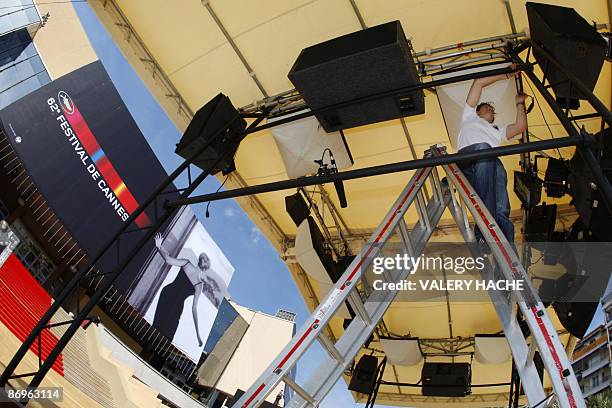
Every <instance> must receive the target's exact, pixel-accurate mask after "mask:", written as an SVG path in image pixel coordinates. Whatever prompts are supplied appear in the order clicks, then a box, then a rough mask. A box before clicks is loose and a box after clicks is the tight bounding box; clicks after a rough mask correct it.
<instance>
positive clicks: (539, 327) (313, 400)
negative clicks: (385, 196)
mask: <svg viewBox="0 0 612 408" xmlns="http://www.w3.org/2000/svg"><path fill="white" fill-rule="evenodd" d="M444 154H446V150H445V148H444V147H443V146H441V145H436V146H432V147H431V149H429V150H428V151H427V152H426V153H425V155H426V157H431V156H432V155H433V156H436V155H444ZM442 167H443V168H444V170H445V172H446V174H447V180H448V182H449V184H448V185H444V184H443V183H441V181H440V178H439V175H438V171H437V168H436V167H433V168H431V167H430V168H422V169H419V170H417V171H416V173H415V174H414V175H413V176H412V178H411V179H410V181H409V182H408V184H407V185H406V187H405V188H404V189H403V191H402V192H401V194H400V195H399V197H398V198H397V200H396V201H395V203H394V204H393V205H392V207H391V209H390V210H389V212H388V213H387V215H386V216H385V218H384V219H383V221H382V222H381V224H380V225H379V226H378V228H377V229H376V231H375V232H374V233H373V234H372V236H371V237H370V239H369V240H368V242H367V243H366V244H365V245H364V246H363V248H362V250H361V252H360V254H359V255H357V256H356V257H355V259H354V260H353V262H351V264H350V265H349V266H348V268H347V269H346V271H345V272H344V274H343V275H342V276H341V277H340V279H339V280H338V282H337V283H336V284H335V285H334V287H333V288H332V289H331V290H330V291H329V293H328V294H327V296H326V297H325V298H324V299H323V300H322V302H321V304H320V305H319V306H318V307H317V308H316V309H315V310H314V312H313V314H312V315H311V316H310V317H309V318H308V319H307V320H306V322H305V323H304V325H303V326H302V327H301V328H300V330H299V331H298V332H297V333H296V335H295V336H294V337H293V339H292V340H291V341H290V342H289V344H287V346H285V348H284V349H283V350H282V352H281V353H280V354H279V355H278V356H277V357H276V359H275V360H274V361H273V362H272V363H271V364H270V365H269V366H268V368H266V370H265V371H264V372H263V373H262V374H261V376H260V377H259V378H258V379H257V381H256V382H255V383H254V384H253V385H252V386H251V387H250V388H249V389H248V390H247V391H246V392H245V393H244V394H243V395H242V396H241V397H240V398H239V399H238V401H236V402H235V403H234V405H233V406H232V408H255V407H257V406H259V405H260V404H261V403H262V402H263V401H264V400H265V398H266V397H267V396H268V395H269V394H270V393H271V392H272V391H273V390H274V389H275V388H276V387H277V386H278V385H279V383H280V382H284V383H285V384H286V386H288V387H290V388H291V389H293V391H294V392H295V396H294V397H293V398H292V399H291V401H289V403H288V404H287V405H286V407H291V408H315V407H318V405H319V403H320V402H321V401H322V400H323V398H324V397H325V396H326V395H327V394H328V393H329V391H330V390H331V389H332V387H333V386H334V385H335V383H336V382H337V381H338V380H339V379H340V377H341V376H342V373H343V372H344V370H345V369H346V367H347V366H349V365H350V364H351V362H352V361H353V359H354V358H355V356H356V355H357V353H358V352H359V350H360V349H361V347H362V346H363V345H364V344H365V342H366V341H367V340H368V337H369V336H370V334H371V333H372V331H373V330H374V329H375V327H376V325H377V324H378V322H379V321H380V320H381V319H382V317H383V316H384V314H385V312H386V311H387V309H388V308H389V306H390V305H391V303H392V302H393V300H394V298H395V297H396V295H397V293H398V292H397V291H391V290H387V291H384V292H383V293H382V295H381V293H380V292H379V293H376V292H373V293H370V294H369V295H362V293H361V292H359V290H358V289H357V286H358V283H359V282H361V281H362V279H364V275H365V272H366V271H367V270H368V268H369V267H370V266H371V263H372V261H373V259H374V257H376V256H378V255H379V254H380V253H381V251H382V250H383V248H384V245H385V244H386V243H387V242H389V241H390V240H391V239H399V240H400V241H401V247H402V248H403V249H404V250H405V253H406V254H408V255H409V256H411V257H418V256H419V255H421V254H422V253H423V251H424V250H425V247H426V245H427V242H428V241H429V239H430V238H431V235H432V233H433V231H434V229H435V227H436V226H437V225H438V222H439V221H440V218H441V216H442V214H443V212H444V211H445V209H446V208H447V207H448V208H449V210H450V211H451V214H452V215H453V217H454V218H455V220H456V221H457V224H458V225H459V227H460V230H461V232H462V234H463V236H464V238H465V239H466V241H468V242H473V240H474V233H473V231H472V230H471V229H470V225H469V221H468V218H467V213H466V211H465V210H466V209H467V210H468V211H469V212H470V213H471V214H472V216H473V218H474V220H475V221H476V223H477V224H478V226H479V227H480V230H481V231H482V233H483V235H484V236H485V239H486V240H487V241H488V242H489V245H490V247H491V252H492V256H493V258H494V259H495V262H494V263H495V264H496V265H497V266H493V265H489V266H488V267H487V268H485V269H484V271H485V272H483V273H485V274H488V276H492V274H493V271H498V273H503V275H504V276H505V277H506V278H507V279H523V280H525V282H528V283H529V284H528V290H527V291H522V292H516V293H513V294H512V295H511V296H504V294H503V293H498V294H495V293H494V292H491V293H490V294H491V295H492V301H493V304H494V306H495V309H496V311H497V313H498V315H499V317H500V320H501V321H502V325H503V328H504V333H505V335H506V336H507V338H508V340H509V343H510V348H511V351H512V355H513V358H514V361H515V363H516V366H517V371H518V373H519V375H520V377H521V381H522V384H523V388H524V391H525V394H526V396H527V399H528V401H529V404H530V406H531V407H535V406H539V407H544V406H547V405H546V404H547V403H549V402H550V400H551V397H552V395H548V396H547V395H546V394H545V392H544V389H543V387H542V385H541V383H540V378H539V376H538V373H537V370H536V369H535V364H534V362H533V356H534V353H535V350H536V348H537V350H539V352H540V355H541V357H542V360H543V361H544V366H545V369H546V371H547V372H548V373H549V377H550V379H551V382H552V385H553V389H554V395H555V396H556V398H557V400H558V403H559V406H560V407H562V408H585V403H584V399H583V397H582V393H581V391H580V387H579V386H578V382H577V380H576V377H575V375H574V372H573V370H572V367H571V364H570V362H569V359H568V357H567V355H566V353H565V350H564V348H563V345H562V344H561V341H560V340H559V338H558V335H557V332H556V330H555V328H554V327H553V325H552V322H551V321H550V319H549V317H548V315H547V313H546V311H545V308H544V306H543V304H542V302H541V301H540V300H539V298H538V296H537V293H536V292H535V290H534V289H533V287H532V286H531V283H530V281H529V278H528V276H527V274H526V272H525V270H524V269H523V267H522V265H521V263H520V262H519V260H518V257H517V255H516V253H515V252H514V249H513V248H512V246H511V245H510V244H509V243H508V241H507V240H506V238H505V237H504V236H503V234H502V233H501V231H500V229H499V228H498V227H497V226H496V225H495V223H494V222H492V220H493V218H492V217H491V215H490V213H489V212H488V211H487V209H486V208H485V206H484V204H483V203H482V201H481V200H480V198H479V197H478V196H477V195H476V193H475V192H474V190H473V189H472V187H471V186H470V184H469V183H468V182H467V180H466V179H465V176H464V175H463V174H462V173H461V171H460V170H459V168H458V167H457V166H456V165H455V164H450V165H444V166H442ZM427 184H429V185H430V186H431V189H430V190H429V191H431V192H432V195H431V197H430V198H428V197H427V195H426V194H425V192H424V190H425V189H424V187H425V186H426V185H427ZM413 205H414V206H415V209H416V213H417V215H418V220H417V221H416V223H414V224H413V225H412V226H410V225H409V223H408V221H407V220H406V214H407V212H408V209H409V208H410V207H412V206H413ZM471 249H472V250H476V249H477V248H476V247H475V246H474V245H471ZM409 274H410V270H406V269H403V270H397V271H394V272H389V271H387V272H383V274H382V275H380V278H382V280H383V281H385V282H398V281H400V280H403V279H406V278H407V277H408V275H409ZM526 293H527V296H525V294H526ZM363 298H365V301H364V299H363ZM345 301H348V302H349V304H350V305H351V307H352V309H353V310H354V311H355V314H356V317H355V318H353V319H352V321H351V323H350V325H349V326H348V327H347V328H346V330H345V331H344V333H343V335H342V336H341V337H340V338H339V339H338V341H337V342H336V343H335V344H334V343H332V341H331V340H329V338H328V337H327V336H326V335H325V331H324V329H325V326H326V325H328V324H329V322H330V320H331V319H332V317H334V315H335V314H336V313H337V312H338V310H339V308H340V306H341V305H342V304H343V303H344V302H345ZM517 303H518V306H519V308H520V310H521V312H522V313H523V315H524V316H525V319H526V322H527V324H528V326H529V329H530V331H531V340H532V341H531V343H530V345H528V343H527V341H526V340H525V338H524V336H523V333H522V331H521V330H520V327H519V326H518V322H517V319H516V306H515V305H516V304H517ZM315 341H319V343H320V344H321V345H322V346H323V348H324V349H325V350H326V351H327V353H328V356H327V358H326V359H325V360H324V361H323V362H322V363H321V364H320V365H319V367H318V368H317V369H316V371H315V372H314V374H312V375H311V376H310V378H309V379H308V380H307V382H306V383H305V384H304V385H299V384H297V383H296V382H295V381H294V380H293V379H292V378H291V377H290V373H291V369H292V368H293V367H294V366H295V364H296V363H297V362H298V361H299V359H300V358H301V357H302V356H303V355H304V353H305V352H306V350H308V348H309V347H311V346H312V345H313V343H314V342H315Z"/></svg>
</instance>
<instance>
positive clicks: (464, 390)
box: [421, 363, 472, 397]
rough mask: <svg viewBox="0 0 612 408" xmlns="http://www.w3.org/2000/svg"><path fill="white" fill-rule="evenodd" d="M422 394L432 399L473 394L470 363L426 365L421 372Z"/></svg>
mask: <svg viewBox="0 0 612 408" xmlns="http://www.w3.org/2000/svg"><path fill="white" fill-rule="evenodd" d="M421 381H422V384H423V386H422V388H421V391H422V394H423V395H425V396H430V397H465V396H466V395H469V394H470V393H471V384H472V369H471V366H470V364H469V363H425V364H423V370H422V371H421Z"/></svg>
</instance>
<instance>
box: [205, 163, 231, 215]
mask: <svg viewBox="0 0 612 408" xmlns="http://www.w3.org/2000/svg"><path fill="white" fill-rule="evenodd" d="M227 179H229V174H228V175H227V176H225V180H223V183H221V185H220V186H219V188H218V189H217V190H216V191H215V193H218V192H219V190H221V188H222V187H223V186H224V185H225V182H226V181H227ZM210 203H212V201H209V202H208V203H207V204H206V214H205V215H206V218H210V213H209V212H208V208H209V207H210Z"/></svg>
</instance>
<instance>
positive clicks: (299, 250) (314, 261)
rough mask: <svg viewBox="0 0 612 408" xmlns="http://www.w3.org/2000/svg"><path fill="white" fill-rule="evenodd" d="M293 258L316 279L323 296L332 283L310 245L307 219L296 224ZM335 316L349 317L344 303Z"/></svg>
mask: <svg viewBox="0 0 612 408" xmlns="http://www.w3.org/2000/svg"><path fill="white" fill-rule="evenodd" d="M295 259H296V260H297V261H298V263H299V264H300V266H301V267H302V269H303V270H304V272H306V273H307V274H308V276H309V277H311V278H312V279H314V280H315V281H317V283H318V286H319V290H320V292H321V295H322V296H325V295H326V294H327V293H329V291H330V290H331V289H332V287H333V286H334V284H333V282H332V280H331V278H330V277H329V274H328V273H327V270H325V266H324V265H323V263H322V262H321V259H320V258H319V256H318V255H317V252H316V251H315V249H314V246H313V245H312V236H311V234H310V227H309V226H308V220H304V221H302V223H301V224H300V225H299V226H298V230H297V234H296V236H295ZM337 316H339V317H341V318H343V319H349V318H350V317H351V315H350V314H349V311H348V309H347V307H346V305H344V304H343V305H342V306H340V309H339V313H338V315H337Z"/></svg>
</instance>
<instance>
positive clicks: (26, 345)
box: [0, 116, 239, 387]
mask: <svg viewBox="0 0 612 408" xmlns="http://www.w3.org/2000/svg"><path fill="white" fill-rule="evenodd" d="M238 117H239V116H237V117H235V118H232V120H231V121H230V122H229V123H227V126H229V125H231V123H232V122H234V120H236V119H237V118H238ZM220 134H221V131H219V132H217V133H216V134H215V135H214V136H213V137H211V140H210V141H209V142H207V143H205V144H204V145H203V146H202V148H201V149H199V150H198V151H197V152H196V153H194V154H193V155H192V157H190V158H189V159H188V160H185V161H184V162H183V163H182V164H181V165H180V166H179V167H177V169H176V170H174V171H173V172H172V174H171V175H169V176H168V177H167V178H166V179H165V180H164V181H162V182H161V184H160V185H159V186H158V187H157V188H156V189H155V190H153V192H152V193H151V194H150V195H149V197H147V199H146V200H145V201H144V202H143V203H142V204H141V205H140V206H139V207H138V208H137V209H136V210H134V212H133V213H132V214H131V215H130V216H129V217H128V219H127V220H126V221H125V222H124V223H123V224H121V226H120V227H119V229H118V230H117V232H116V233H115V235H113V237H112V238H110V239H109V240H108V241H107V242H106V244H105V245H104V246H103V247H102V249H100V251H99V252H98V253H97V254H96V255H95V256H94V257H93V258H92V260H91V261H89V263H88V264H87V266H86V267H85V268H82V269H81V270H80V271H79V272H77V274H76V275H75V276H74V277H73V278H72V279H71V280H70V282H68V284H67V285H66V286H65V287H64V289H63V290H62V291H61V293H60V294H59V295H58V296H57V298H56V299H55V301H54V302H53V303H52V304H51V305H50V306H49V309H47V311H46V312H45V314H44V315H43V316H42V317H41V318H40V320H39V322H38V323H37V324H36V326H35V327H34V328H33V329H32V331H31V332H30V334H29V335H28V337H26V339H25V340H24V341H23V343H22V344H21V346H20V347H19V349H18V350H17V352H16V353H15V355H14V356H13V358H12V359H11V361H10V362H9V363H8V364H7V366H6V368H5V369H4V371H3V372H2V374H1V375H0V387H4V386H5V385H6V383H7V382H8V380H9V379H10V377H11V375H12V374H13V373H14V372H15V370H16V369H17V366H18V365H19V363H20V362H21V360H23V358H24V357H25V355H26V354H27V352H28V350H29V349H30V347H31V346H32V344H34V342H35V341H36V337H37V336H38V334H39V333H41V332H42V331H43V330H44V329H45V327H46V326H47V323H48V322H49V321H50V320H51V318H52V317H53V315H54V314H55V313H57V311H58V310H59V309H60V307H61V306H62V304H63V303H64V301H65V300H66V299H68V297H69V296H70V294H71V293H72V291H73V290H74V288H75V287H77V286H78V283H79V281H80V280H81V279H82V278H83V277H85V275H86V274H87V273H88V272H89V271H90V270H91V269H92V268H93V267H94V266H95V264H96V262H97V261H98V260H99V259H100V258H101V257H102V256H103V255H104V254H105V253H106V251H108V249H109V248H110V247H111V246H112V245H113V244H114V243H115V241H116V239H117V237H119V236H120V235H121V234H122V233H123V232H124V231H125V230H126V229H127V228H128V227H129V226H130V225H132V223H133V222H134V220H136V218H137V217H138V216H139V215H140V214H142V213H143V212H144V210H145V209H146V208H147V207H148V206H149V204H151V203H152V202H153V201H154V200H155V199H156V198H157V197H158V196H159V195H160V194H161V193H162V192H163V191H164V189H166V188H167V187H168V186H169V185H171V184H172V182H173V181H174V180H175V179H176V178H177V177H178V176H180V175H181V173H182V172H183V171H184V170H185V169H186V168H188V167H189V165H190V164H191V161H192V160H193V159H194V158H195V157H197V155H198V154H200V153H202V152H203V151H204V150H206V149H207V148H208V147H209V146H210V145H212V143H213V142H214V140H215V138H216V137H217V136H219V135H220ZM47 360H48V358H47Z"/></svg>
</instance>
